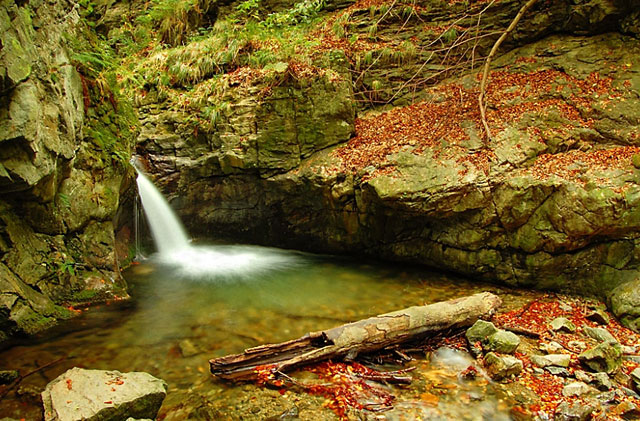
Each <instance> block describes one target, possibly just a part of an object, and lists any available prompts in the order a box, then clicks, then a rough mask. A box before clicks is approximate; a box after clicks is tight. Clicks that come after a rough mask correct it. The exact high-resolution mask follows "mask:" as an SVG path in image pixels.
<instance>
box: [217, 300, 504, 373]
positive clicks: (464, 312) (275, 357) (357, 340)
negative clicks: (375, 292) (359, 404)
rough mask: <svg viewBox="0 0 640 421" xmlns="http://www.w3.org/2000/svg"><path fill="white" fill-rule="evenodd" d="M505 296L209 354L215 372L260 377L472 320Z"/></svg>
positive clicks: (411, 311) (451, 303) (445, 304)
mask: <svg viewBox="0 0 640 421" xmlns="http://www.w3.org/2000/svg"><path fill="white" fill-rule="evenodd" d="M500 304H502V300H500V298H499V297H498V296H496V295H494V294H491V293H489V292H483V293H479V294H475V295H471V296H468V297H463V298H457V299H454V300H449V301H443V302H439V303H435V304H429V305H426V306H415V307H409V308H406V309H404V310H398V311H394V312H391V313H386V314H382V315H379V316H375V317H371V318H369V319H364V320H360V321H357V322H353V323H348V324H345V325H342V326H339V327H335V328H333V329H328V330H323V331H319V332H311V333H308V334H306V335H304V336H303V337H301V338H298V339H294V340H291V341H287V342H282V343H279V344H269V345H261V346H257V347H255V348H249V349H246V350H245V351H244V352H243V353H241V354H235V355H227V356H224V357H220V358H214V359H212V360H209V365H210V367H211V373H212V374H214V375H216V376H218V377H220V378H223V379H227V380H244V381H246V380H255V379H257V377H258V373H259V371H260V368H261V367H262V368H263V367H264V366H269V370H270V371H272V372H276V371H279V372H284V371H287V370H290V369H292V368H295V367H298V366H301V365H305V364H310V363H315V362H319V361H323V360H327V359H336V358H342V357H344V356H347V355H349V356H355V355H356V354H359V353H366V352H372V351H377V350H380V349H382V348H385V347H388V346H391V345H396V344H399V343H402V342H407V341H411V340H416V339H420V338H423V337H426V336H428V335H429V334H433V333H436V332H439V331H442V330H445V329H449V328H461V327H465V326H470V325H472V324H473V323H475V322H476V321H477V320H478V319H480V318H489V317H491V316H492V315H493V314H494V313H495V311H496V310H497V309H498V307H499V306H500Z"/></svg>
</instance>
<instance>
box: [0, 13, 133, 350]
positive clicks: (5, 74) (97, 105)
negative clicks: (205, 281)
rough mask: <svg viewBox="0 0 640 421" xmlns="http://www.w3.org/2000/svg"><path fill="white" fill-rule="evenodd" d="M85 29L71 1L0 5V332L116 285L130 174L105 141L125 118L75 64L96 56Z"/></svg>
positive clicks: (31, 324)
mask: <svg viewBox="0 0 640 421" xmlns="http://www.w3.org/2000/svg"><path fill="white" fill-rule="evenodd" d="M86 29H87V28H86V26H84V24H83V22H82V21H81V19H80V16H79V14H78V7H77V5H75V3H74V2H67V1H61V2H42V1H31V2H13V1H4V2H2V3H1V4H0V38H1V41H2V43H1V44H0V45H1V47H0V48H1V50H0V51H1V54H0V95H1V96H0V102H2V106H1V107H0V341H1V340H2V339H4V338H5V337H6V336H8V335H15V334H21V333H29V334H30V333H35V332H37V331H39V330H42V329H44V328H46V327H48V326H50V325H52V324H53V323H55V321H56V319H58V318H64V317H68V316H70V315H71V313H72V312H71V311H69V310H68V309H66V308H65V307H62V306H61V304H65V305H69V304H70V303H76V302H83V301H86V300H89V299H97V298H99V297H102V298H103V299H104V298H107V297H114V296H116V295H124V294H126V292H125V291H124V286H125V285H124V282H123V280H122V279H121V277H120V275H119V265H118V256H117V255H116V254H117V253H116V249H117V244H116V243H117V241H116V237H115V232H116V230H115V228H117V227H118V225H119V222H118V210H119V209H121V208H122V206H121V205H122V197H123V193H124V192H125V191H127V189H128V188H129V187H130V185H131V182H132V174H131V173H130V171H129V170H127V169H126V165H124V164H123V163H122V161H123V159H124V160H125V162H126V159H128V158H126V154H121V155H123V157H124V158H121V157H118V156H117V152H118V150H119V149H118V148H120V149H121V150H123V151H126V150H127V148H128V149H129V150H130V148H131V147H130V145H129V146H127V142H130V141H131V138H132V136H131V132H130V128H129V127H128V126H129V124H132V122H131V121H127V118H125V117H123V116H124V115H126V110H125V109H124V108H123V107H124V106H123V105H122V104H118V102H117V98H115V97H114V96H112V97H111V101H100V100H99V98H98V96H99V95H100V94H98V92H99V91H100V90H102V92H108V84H107V83H106V82H105V81H102V82H105V83H103V84H102V85H101V87H100V88H98V84H100V83H101V81H100V80H99V79H97V78H96V77H95V75H94V77H89V76H88V75H83V74H81V73H79V71H78V70H77V69H80V68H81V67H82V65H83V57H84V59H87V57H88V58H91V57H94V58H96V57H99V55H97V54H94V56H91V55H90V54H89V53H90V49H88V48H89V47H90V44H89V43H88V41H87V40H86V39H85V38H84V34H83V33H82V31H83V30H86ZM79 39H82V40H83V41H82V42H79V41H78V40H79ZM82 43H84V46H83V47H81V46H80V44H82ZM84 63H85V64H86V63H87V61H84ZM118 106H120V107H121V108H120V109H119V110H118V112H115V110H116V108H117V107H118ZM129 112H130V115H131V116H132V115H133V114H131V110H130V111H129ZM127 136H128V138H127ZM116 137H119V146H118V147H116V146H115V144H114V143H113V142H115V141H116V140H115V138H116ZM106 140H111V141H112V143H111V144H110V145H106V144H105V141H106ZM121 235H124V236H123V237H122V238H125V237H126V235H125V233H124V232H123V233H121ZM120 252H121V253H120V256H119V257H120V258H123V257H126V254H127V252H128V250H127V248H126V246H125V245H124V243H122V247H121V249H120Z"/></svg>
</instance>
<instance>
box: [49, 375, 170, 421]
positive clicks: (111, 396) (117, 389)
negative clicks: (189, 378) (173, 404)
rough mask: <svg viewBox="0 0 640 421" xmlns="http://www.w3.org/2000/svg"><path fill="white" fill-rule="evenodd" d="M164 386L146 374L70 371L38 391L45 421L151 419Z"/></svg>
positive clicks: (165, 387)
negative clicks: (42, 390) (40, 392)
mask: <svg viewBox="0 0 640 421" xmlns="http://www.w3.org/2000/svg"><path fill="white" fill-rule="evenodd" d="M166 394H167V384H166V383H165V382H164V381H163V380H160V379H157V378H155V377H153V376H152V375H150V374H148V373H143V372H132V373H121V372H119V371H106V370H85V369H83V368H78V367H75V368H72V369H70V370H67V371H66V372H65V373H63V374H61V375H60V376H58V377H57V378H56V379H55V380H53V381H52V382H51V383H49V384H48V385H47V387H46V388H45V390H44V392H42V402H43V404H44V419H45V421H76V420H78V421H80V420H86V421H107V420H124V419H127V418H129V417H132V418H151V419H154V418H155V417H156V414H157V413H158V410H159V409H160V405H162V401H163V400H164V398H165V396H166Z"/></svg>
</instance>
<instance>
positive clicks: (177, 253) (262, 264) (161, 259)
mask: <svg viewBox="0 0 640 421" xmlns="http://www.w3.org/2000/svg"><path fill="white" fill-rule="evenodd" d="M131 163H132V164H133V166H134V167H135V168H136V171H137V172H138V179H137V180H138V193H139V195H140V201H141V202H142V209H143V211H144V214H145V216H146V217H147V221H148V222H149V228H150V229H151V235H152V236H153V240H154V242H155V244H156V248H157V249H158V253H157V254H156V255H154V256H151V258H150V260H152V261H155V262H156V263H159V264H162V265H164V267H165V268H167V269H168V270H172V271H173V273H175V275H176V276H177V277H178V278H190V279H198V280H201V281H222V280H236V281H237V280H239V279H253V278H255V275H256V274H258V273H261V272H267V271H273V270H279V269H286V268H291V267H293V266H296V265H298V264H299V263H300V262H301V260H302V259H301V258H300V256H299V255H297V254H295V253H291V252H283V251H281V250H277V249H269V248H266V247H256V246H234V245H228V246H223V245H219V246H206V245H205V246H202V245H199V246H193V245H191V244H190V240H189V237H188V236H187V233H186V232H185V230H184V228H183V227H182V223H181V222H180V220H179V219H178V217H177V216H176V214H175V213H174V212H173V209H171V207H170V206H169V203H167V200H166V199H165V198H164V196H162V193H160V191H158V189H156V187H155V186H154V185H153V183H152V182H151V181H150V180H149V179H148V178H147V177H146V176H145V175H144V174H143V173H142V171H141V170H140V168H139V166H138V165H139V164H138V163H137V162H136V159H135V158H133V159H132V161H131ZM137 225H138V224H137V223H136V235H138V232H137V231H138V228H137Z"/></svg>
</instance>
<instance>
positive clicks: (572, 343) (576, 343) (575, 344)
mask: <svg viewBox="0 0 640 421" xmlns="http://www.w3.org/2000/svg"><path fill="white" fill-rule="evenodd" d="M568 345H569V346H570V347H571V348H575V349H580V350H582V351H584V350H585V349H587V344H586V343H585V342H582V341H570V342H569V344H568Z"/></svg>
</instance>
